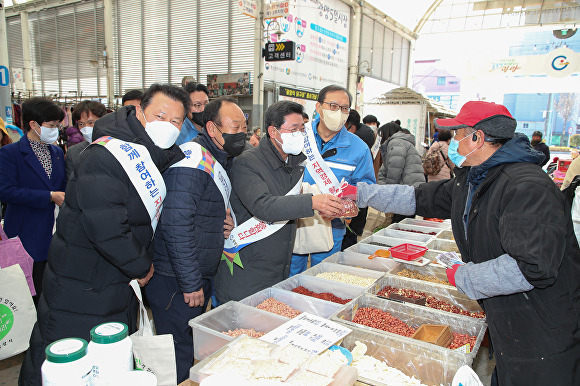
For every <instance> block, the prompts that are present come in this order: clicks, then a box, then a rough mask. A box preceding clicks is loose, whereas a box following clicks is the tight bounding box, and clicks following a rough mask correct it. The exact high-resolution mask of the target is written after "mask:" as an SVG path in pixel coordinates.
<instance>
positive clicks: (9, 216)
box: [0, 98, 66, 303]
mask: <svg viewBox="0 0 580 386" xmlns="http://www.w3.org/2000/svg"><path fill="white" fill-rule="evenodd" d="M63 119H64V112H63V111H62V109H61V108H60V107H58V106H57V105H56V104H55V103H53V102H52V101H50V100H48V99H44V98H33V99H29V100H28V101H26V102H24V103H23V104H22V121H23V126H24V127H23V129H24V132H25V135H23V136H22V138H20V140H19V141H18V142H16V143H12V144H9V145H6V146H3V147H2V148H0V165H2V167H1V168H0V201H2V202H5V203H6V204H7V208H6V216H5V218H4V230H5V231H6V235H7V236H8V237H15V236H18V237H19V238H20V240H21V241H22V245H23V246H24V249H26V251H27V252H28V254H29V255H30V256H31V257H32V258H33V259H34V265H33V268H32V279H33V282H34V287H35V289H36V296H35V297H34V301H35V303H36V302H37V301H38V298H39V295H40V293H41V291H42V276H43V274H44V267H45V265H46V259H47V255H48V247H49V246H50V241H51V239H52V229H53V227H54V210H55V205H58V206H61V205H62V203H63V201H64V190H65V184H66V179H65V164H64V154H63V151H62V149H61V148H59V147H58V146H55V145H54V142H55V141H56V140H57V138H58V134H59V127H60V125H61V124H62V120H63Z"/></svg>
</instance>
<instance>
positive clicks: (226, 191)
mask: <svg viewBox="0 0 580 386" xmlns="http://www.w3.org/2000/svg"><path fill="white" fill-rule="evenodd" d="M179 147H180V148H181V151H183V154H185V158H184V159H182V160H181V161H179V162H178V163H176V164H173V165H171V167H172V168H180V167H182V168H192V169H200V170H203V171H205V172H206V173H208V174H209V175H210V176H211V178H212V179H213V182H214V183H215V184H216V186H217V188H218V189H219V191H220V193H221V194H222V198H223V199H224V205H225V208H226V211H227V209H228V208H230V213H231V215H232V218H233V219H234V223H235V221H236V217H235V215H234V211H233V210H232V208H231V206H230V194H231V193H232V183H231V182H230V179H229V177H228V174H227V173H226V170H225V169H224V167H223V166H222V165H221V164H220V163H219V162H218V161H217V160H216V159H215V158H214V156H213V155H211V153H210V152H209V151H208V150H207V149H206V148H204V147H203V146H201V145H200V144H199V143H197V142H186V143H184V144H182V145H181V146H179Z"/></svg>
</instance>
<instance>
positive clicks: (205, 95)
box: [175, 82, 209, 145]
mask: <svg viewBox="0 0 580 386" xmlns="http://www.w3.org/2000/svg"><path fill="white" fill-rule="evenodd" d="M183 89H184V90H185V92H187V93H188V94H189V99H190V100H191V109H190V110H189V112H188V113H187V118H188V119H186V120H184V121H183V126H181V132H180V133H179V137H177V140H176V141H175V144H176V145H182V144H184V143H186V142H189V141H191V140H192V139H194V138H195V137H197V135H198V134H199V133H200V132H201V130H202V129H203V110H205V106H207V104H208V103H209V90H208V89H207V87H205V85H203V84H201V83H195V82H189V83H187V84H186V85H185V87H184V88H183Z"/></svg>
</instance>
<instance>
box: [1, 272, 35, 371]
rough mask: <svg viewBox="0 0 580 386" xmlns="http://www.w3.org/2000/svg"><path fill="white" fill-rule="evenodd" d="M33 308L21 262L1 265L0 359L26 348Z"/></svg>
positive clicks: (33, 319)
mask: <svg viewBox="0 0 580 386" xmlns="http://www.w3.org/2000/svg"><path fill="white" fill-rule="evenodd" d="M34 323H36V309H35V308H34V302H33V301H32V295H31V294H30V290H29V288H28V283H27V282H26V278H25V277H24V272H23V271H22V268H20V265H18V264H14V265H11V266H10V267H5V268H2V269H0V360H3V359H6V358H9V357H11V356H13V355H16V354H20V353H21V352H23V351H25V350H27V349H28V342H29V340H30V334H31V333H32V328H33V327H34Z"/></svg>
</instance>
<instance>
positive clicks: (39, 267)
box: [32, 260, 46, 309]
mask: <svg viewBox="0 0 580 386" xmlns="http://www.w3.org/2000/svg"><path fill="white" fill-rule="evenodd" d="M45 268H46V260H44V261H40V262H36V261H35V262H34V264H32V282H33V283H34V289H35V290H36V295H35V296H33V297H32V300H34V306H35V307H36V308H37V309H38V301H39V300H40V294H41V293H42V278H43V277H44V269H45Z"/></svg>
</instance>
